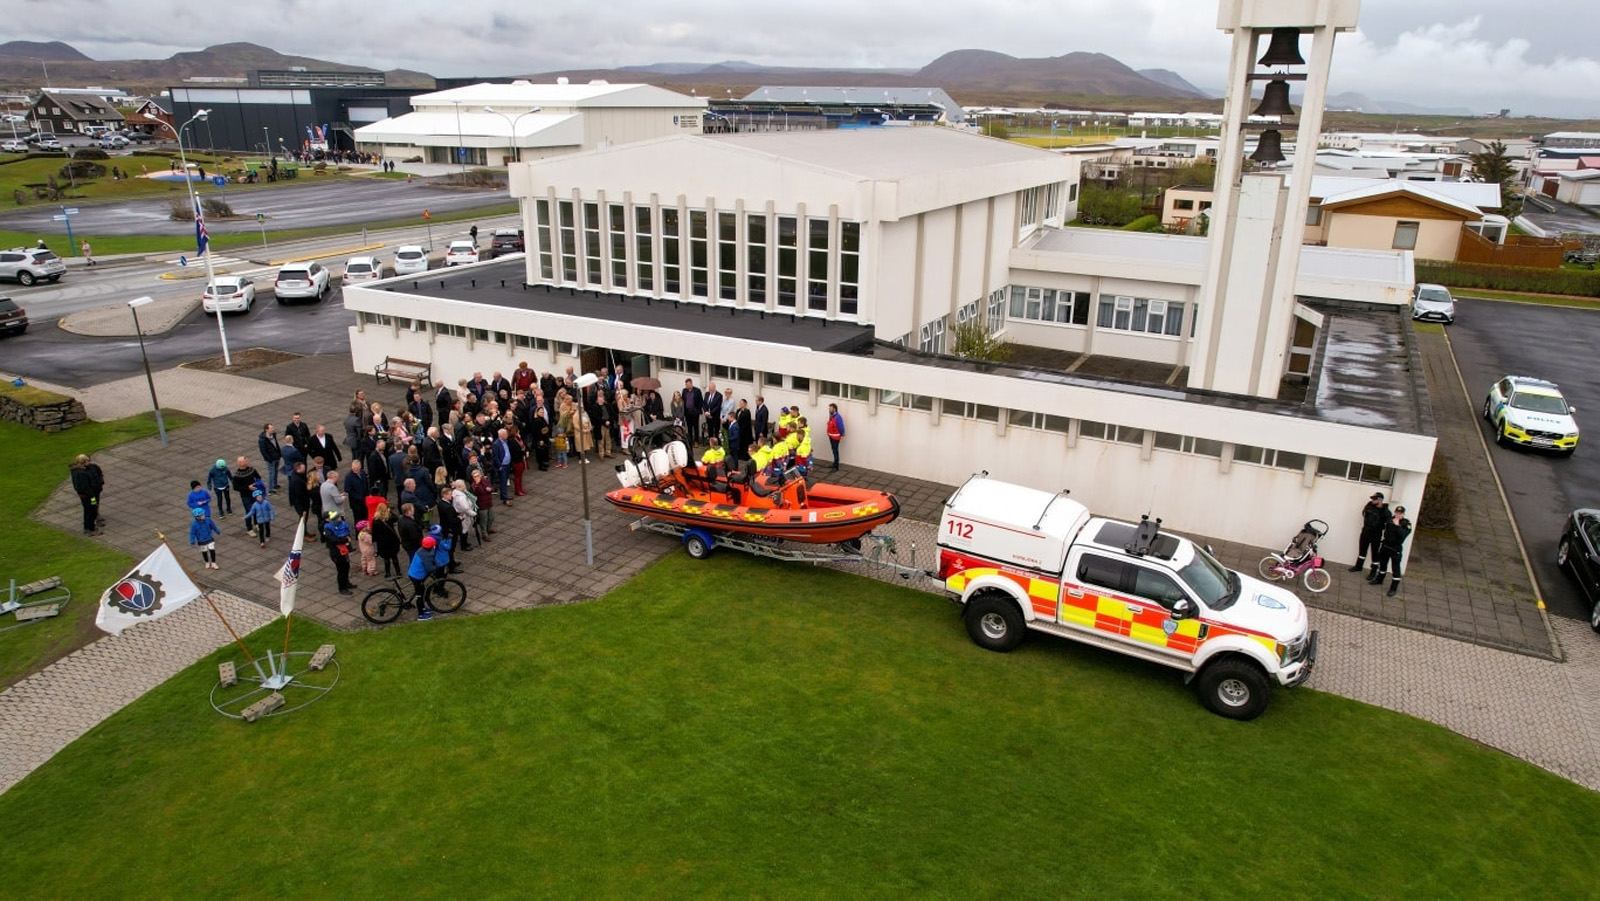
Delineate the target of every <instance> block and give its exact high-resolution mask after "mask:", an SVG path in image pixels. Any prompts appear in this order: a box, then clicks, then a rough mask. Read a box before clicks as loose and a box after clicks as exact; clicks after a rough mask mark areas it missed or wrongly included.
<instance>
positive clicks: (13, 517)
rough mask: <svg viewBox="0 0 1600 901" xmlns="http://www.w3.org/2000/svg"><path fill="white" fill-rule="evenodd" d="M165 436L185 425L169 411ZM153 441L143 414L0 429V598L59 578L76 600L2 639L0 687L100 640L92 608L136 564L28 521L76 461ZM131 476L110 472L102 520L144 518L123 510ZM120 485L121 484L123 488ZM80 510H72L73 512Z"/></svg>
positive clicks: (0, 622)
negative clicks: (49, 429)
mask: <svg viewBox="0 0 1600 901" xmlns="http://www.w3.org/2000/svg"><path fill="white" fill-rule="evenodd" d="M166 422H167V428H168V429H174V428H178V427H179V426H181V425H182V424H183V418H182V414H178V413H173V412H171V411H166ZM154 434H156V425H155V417H154V416H152V415H150V414H148V413H146V414H143V415H140V416H130V417H128V418H127V419H118V420H115V421H112V422H84V423H79V424H78V425H77V426H74V427H73V428H71V429H68V430H67V431H65V432H54V433H51V434H45V433H43V432H37V431H34V430H33V429H30V428H27V427H26V426H21V425H17V424H16V423H14V422H0V447H3V448H5V451H4V459H5V461H6V462H5V465H4V466H0V496H4V497H5V499H6V500H5V503H4V504H0V535H4V536H5V540H4V541H0V591H4V590H5V588H6V586H7V585H8V584H9V580H11V579H16V580H17V584H19V585H21V584H26V583H28V582H33V581H36V580H38V579H44V578H49V577H50V576H61V577H62V584H64V585H65V586H66V587H67V588H69V589H71V590H72V601H71V603H69V604H67V606H66V609H65V610H63V611H62V614H61V615H60V616H58V617H55V618H53V619H48V620H44V621H42V622H39V623H35V624H33V625H29V626H23V627H21V628H17V629H11V630H10V631H6V632H0V686H9V685H12V684H14V683H15V682H16V681H17V680H18V679H20V678H22V677H23V676H26V675H28V674H29V673H31V672H34V671H35V670H38V669H41V668H43V667H44V666H45V665H47V664H49V663H51V662H53V661H55V660H56V659H58V658H60V657H62V656H63V655H65V654H68V653H70V652H72V651H73V650H75V649H77V648H79V647H82V646H83V644H84V643H85V640H92V639H93V638H95V637H98V636H99V635H100V634H101V633H100V632H98V631H97V630H96V629H95V627H94V604H95V601H97V600H98V599H99V597H100V592H102V591H104V590H105V589H106V588H107V587H108V586H110V585H111V584H112V583H113V582H115V581H116V580H117V579H119V578H121V577H122V575H123V574H124V573H126V572H127V571H128V569H129V568H131V567H132V566H133V564H134V563H136V562H138V561H137V560H136V559H134V558H132V557H129V556H128V555H126V554H124V553H122V552H120V551H116V550H112V549H110V548H107V547H106V546H105V545H103V544H100V543H99V542H96V541H93V540H86V539H85V538H83V537H82V535H81V534H80V533H79V532H78V531H77V530H73V531H70V532H63V531H61V530H59V529H54V528H51V527H49V526H45V525H41V524H39V523H37V522H35V521H33V520H32V519H29V518H28V514H29V513H30V512H31V511H32V510H33V509H34V508H35V507H37V506H39V505H40V504H42V503H44V500H45V498H47V497H49V496H50V493H51V492H52V491H54V490H55V489H56V486H57V485H60V484H61V483H62V482H63V481H64V480H65V479H66V478H67V477H68V475H69V473H68V472H67V467H69V466H71V465H72V460H73V458H74V457H76V456H77V455H78V454H90V455H91V456H92V455H93V454H95V453H96V452H98V451H99V450H101V449H102V448H107V447H111V446H112V445H115V444H121V443H123V442H125V441H131V440H133V439H135V438H145V437H148V436H151V435H154ZM134 477H135V476H134V475H133V474H131V473H125V472H122V473H119V472H115V471H111V472H107V473H106V481H107V485H106V494H105V500H104V506H105V516H106V518H107V519H108V520H110V519H120V520H123V521H126V520H129V519H133V518H135V517H138V516H139V511H137V510H134V509H131V508H129V507H126V506H123V505H121V504H120V503H118V496H119V495H120V494H121V489H122V488H123V487H124V486H125V485H126V484H127V482H126V480H127V479H131V478H134ZM119 483H120V484H119ZM76 509H77V508H76V507H74V510H76ZM13 624H14V619H13V618H12V617H9V616H7V617H5V618H3V619H0V626H10V625H13Z"/></svg>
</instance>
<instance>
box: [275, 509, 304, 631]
mask: <svg viewBox="0 0 1600 901" xmlns="http://www.w3.org/2000/svg"><path fill="white" fill-rule="evenodd" d="M305 548H306V518H305V517H304V516H302V517H300V521H299V522H298V523H297V524H296V525H295V529H294V547H293V548H291V549H290V550H289V559H288V560H287V561H285V562H284V564H283V569H281V570H278V612H280V613H282V614H283V615H284V616H288V615H289V614H291V613H293V612H294V595H295V592H296V591H298V590H299V589H300V554H301V553H302V552H303V551H304V550H305Z"/></svg>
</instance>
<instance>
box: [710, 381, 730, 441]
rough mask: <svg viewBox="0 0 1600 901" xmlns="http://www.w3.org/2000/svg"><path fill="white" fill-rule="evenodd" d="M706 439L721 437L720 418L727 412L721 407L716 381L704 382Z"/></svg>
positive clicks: (719, 392) (720, 395)
mask: <svg viewBox="0 0 1600 901" xmlns="http://www.w3.org/2000/svg"><path fill="white" fill-rule="evenodd" d="M705 404H706V441H707V443H709V442H710V441H711V439H712V437H717V438H721V437H722V419H723V417H724V416H726V415H727V412H726V411H725V410H723V409H722V392H721V391H718V390H717V383H716V382H707V383H706V400H705Z"/></svg>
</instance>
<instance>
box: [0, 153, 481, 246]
mask: <svg viewBox="0 0 1600 901" xmlns="http://www.w3.org/2000/svg"><path fill="white" fill-rule="evenodd" d="M302 171H305V170H302ZM197 190H198V191H199V193H200V195H201V197H202V199H204V198H206V197H217V196H219V195H220V196H221V197H222V198H223V199H225V200H226V201H227V202H228V204H229V205H230V206H232V207H233V210H234V212H235V213H237V214H238V216H237V217H236V218H233V219H223V220H218V219H215V218H208V219H207V220H206V228H207V230H209V231H210V232H211V234H213V235H223V234H235V233H241V232H242V233H247V234H256V233H258V231H259V229H260V228H261V226H260V225H259V224H258V223H257V221H256V218H255V217H256V214H257V213H261V214H263V215H265V216H266V217H267V218H266V223H265V224H266V228H267V230H268V231H281V230H284V229H295V228H315V227H320V226H324V225H355V224H360V223H363V222H378V221H383V220H390V219H393V220H403V219H415V220H417V221H418V222H421V221H422V213H423V211H424V210H427V211H429V212H430V213H432V214H434V215H438V214H440V213H447V212H453V211H457V210H469V209H475V208H480V207H487V206H493V205H495V204H497V203H510V202H511V197H510V195H509V194H507V193H506V191H505V190H504V189H503V188H502V189H495V190H480V189H470V190H469V189H463V188H439V187H432V186H430V185H426V184H424V183H423V180H422V179H420V178H419V179H417V180H416V181H414V182H412V183H411V184H406V183H405V182H404V181H401V180H396V179H381V178H360V179H340V180H338V181H327V182H318V181H316V180H315V178H314V177H313V176H309V175H307V176H302V178H301V179H298V180H297V181H296V183H294V184H281V185H235V186H230V187H228V188H225V189H221V190H220V191H219V189H217V188H216V187H213V186H211V185H209V184H207V185H206V186H205V188H204V189H203V190H200V189H199V188H198V186H197ZM171 196H172V197H175V198H180V199H181V198H182V197H183V185H182V183H181V182H180V183H177V184H175V185H173V189H172V191H171ZM59 206H60V205H59V204H41V205H37V206H30V207H24V208H22V209H17V210H8V211H5V212H0V229H7V230H11V231H21V232H30V233H35V234H38V235H40V236H42V237H45V238H55V237H58V236H59V237H60V239H61V241H62V245H63V246H65V243H66V241H65V236H66V229H65V226H64V224H63V223H61V222H57V221H55V220H54V219H52V218H51V217H52V216H55V215H59V214H60V212H61V210H60V209H59ZM78 210H79V212H78V213H77V215H75V216H73V217H72V231H73V234H74V235H75V236H76V237H78V238H80V239H81V238H83V237H85V236H88V237H89V238H91V239H93V238H94V237H95V236H105V235H118V236H124V235H163V234H172V235H184V236H189V235H192V234H193V233H194V225H193V223H191V222H182V221H176V220H174V219H173V218H172V216H171V213H172V205H171V203H170V201H169V200H168V199H167V198H151V199H147V200H127V201H120V202H115V203H85V204H83V205H81V206H79V207H78Z"/></svg>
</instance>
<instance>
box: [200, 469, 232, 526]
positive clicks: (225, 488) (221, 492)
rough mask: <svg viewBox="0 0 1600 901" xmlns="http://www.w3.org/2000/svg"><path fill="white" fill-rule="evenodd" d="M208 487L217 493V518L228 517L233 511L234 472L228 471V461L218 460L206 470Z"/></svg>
mask: <svg viewBox="0 0 1600 901" xmlns="http://www.w3.org/2000/svg"><path fill="white" fill-rule="evenodd" d="M206 487H208V488H210V489H211V490H212V491H213V492H214V493H215V494H216V495H217V518H218V519H227V518H228V514H229V513H232V512H233V496H232V495H231V494H230V492H231V491H233V473H231V472H229V471H228V461H226V460H218V461H217V464H216V465H215V466H213V467H211V469H209V470H208V471H207V472H206Z"/></svg>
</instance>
